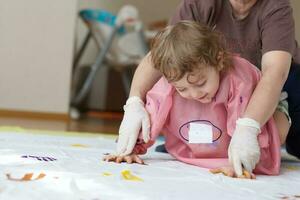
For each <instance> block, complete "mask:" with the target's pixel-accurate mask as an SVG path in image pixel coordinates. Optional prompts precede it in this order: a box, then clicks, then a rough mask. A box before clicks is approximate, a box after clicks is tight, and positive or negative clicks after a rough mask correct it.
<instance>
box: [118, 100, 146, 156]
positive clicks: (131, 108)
mask: <svg viewBox="0 0 300 200" xmlns="http://www.w3.org/2000/svg"><path fill="white" fill-rule="evenodd" d="M124 111H125V112H124V117H123V120H122V123H121V126H120V129H119V138H118V144H117V155H119V156H125V155H128V154H130V153H131V152H132V150H133V148H134V146H135V144H136V141H137V138H138V136H139V133H140V129H141V128H142V135H143V139H144V142H145V143H147V142H148V141H149V139H150V119H149V115H148V113H147V111H146V109H145V105H144V102H143V101H142V100H141V99H140V98H139V97H137V96H133V97H130V98H129V99H128V100H127V101H126V105H125V106H124Z"/></svg>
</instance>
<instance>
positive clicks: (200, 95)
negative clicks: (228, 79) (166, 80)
mask: <svg viewBox="0 0 300 200" xmlns="http://www.w3.org/2000/svg"><path fill="white" fill-rule="evenodd" d="M219 83H220V73H219V71H217V70H216V69H215V68H213V67H206V68H205V69H202V70H201V71H200V72H199V71H198V73H197V72H193V73H186V74H185V75H184V76H183V77H182V78H181V79H180V80H179V81H175V82H171V84H172V85H173V86H174V87H175V88H176V90H177V92H178V93H179V94H180V95H181V96H182V97H183V98H187V99H193V100H196V101H200V102H201V103H210V102H211V101H212V100H213V98H214V97H215V95H216V93H217V91H218V89H219Z"/></svg>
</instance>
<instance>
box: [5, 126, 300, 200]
mask: <svg viewBox="0 0 300 200" xmlns="http://www.w3.org/2000/svg"><path fill="white" fill-rule="evenodd" d="M37 133H39V131H35V132H34V133H33V131H30V130H28V131H14V130H11V131H8V130H2V131H0V151H1V152H0V172H1V173H0V199H4V200H10V199H14V200H16V199H22V200H24V199H28V200H35V199H38V200H40V199H43V200H44V199H53V200H59V199H63V200H68V199H70V200H74V199H78V200H79V199H80V200H98V199H99V200H106V199H107V200H113V199H118V200H123V199H128V200H133V199H138V200H148V199H149V200H155V199H172V200H176V199H180V200H181V199H222V200H226V199H230V200H232V199H234V200H237V199H249V200H250V199H251V200H253V199H277V200H278V199H300V196H299V195H300V163H299V161H296V160H295V159H290V158H287V156H284V159H283V163H282V168H281V169H282V170H281V174H280V176H260V175H259V176H257V179H256V180H242V179H233V178H228V177H225V176H223V175H213V174H210V173H209V172H208V170H207V169H202V168H199V167H195V166H191V165H187V164H184V163H181V162H178V161H176V160H174V159H173V158H172V157H170V156H169V155H168V154H164V153H156V152H154V150H153V149H154V148H152V149H150V151H149V152H148V153H147V154H146V155H145V156H143V158H144V161H145V162H146V163H147V165H138V164H126V163H122V164H116V163H108V162H103V161H102V160H101V159H102V157H103V154H105V153H109V152H113V150H114V149H115V138H105V137H103V136H101V135H100V136H99V135H98V136H97V135H94V136H92V135H90V134H86V135H85V134H82V136H79V135H63V136H60V135H58V134H45V133H43V132H42V131H41V133H43V134H37ZM123 170H128V171H127V173H131V175H133V176H137V177H138V178H139V179H141V180H139V179H137V180H127V179H126V176H125V177H124V176H122V172H124V171H123ZM124 173H125V172H124ZM130 178H131V177H130V176H129V179H130Z"/></svg>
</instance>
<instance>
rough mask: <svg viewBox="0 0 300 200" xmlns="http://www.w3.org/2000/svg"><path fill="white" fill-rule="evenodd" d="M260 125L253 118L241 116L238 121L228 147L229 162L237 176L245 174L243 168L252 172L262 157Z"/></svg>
mask: <svg viewBox="0 0 300 200" xmlns="http://www.w3.org/2000/svg"><path fill="white" fill-rule="evenodd" d="M259 133H260V125H259V123H258V122H256V121H255V120H253V119H250V118H241V119H238V120H237V121H236V129H235V131H234V133H233V136H232V138H231V141H230V144H229V148H228V158H229V162H230V163H231V164H232V166H233V168H234V171H235V173H236V174H237V176H242V175H243V168H244V169H245V170H247V171H248V172H249V173H252V171H253V169H254V168H255V166H256V164H257V163H258V162H259V159H260V147H259V145H258V139H257V135H258V134H259Z"/></svg>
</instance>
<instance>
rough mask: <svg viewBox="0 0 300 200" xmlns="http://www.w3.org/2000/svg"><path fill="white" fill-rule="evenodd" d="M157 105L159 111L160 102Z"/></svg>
mask: <svg viewBox="0 0 300 200" xmlns="http://www.w3.org/2000/svg"><path fill="white" fill-rule="evenodd" d="M156 103H157V110H159V107H160V101H156Z"/></svg>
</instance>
